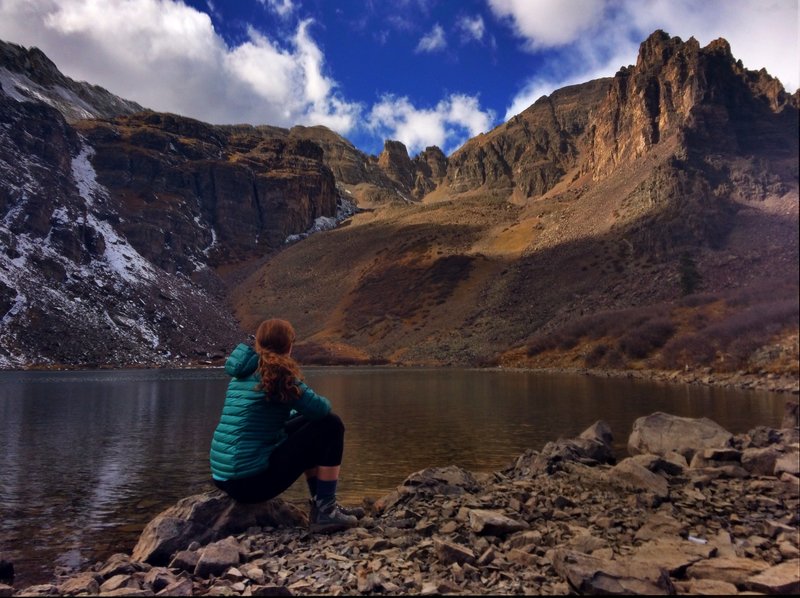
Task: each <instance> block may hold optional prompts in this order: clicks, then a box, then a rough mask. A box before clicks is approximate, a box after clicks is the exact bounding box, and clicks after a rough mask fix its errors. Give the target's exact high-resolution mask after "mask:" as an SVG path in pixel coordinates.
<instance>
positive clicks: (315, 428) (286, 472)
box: [214, 412, 344, 503]
mask: <svg viewBox="0 0 800 598" xmlns="http://www.w3.org/2000/svg"><path fill="white" fill-rule="evenodd" d="M286 432H287V433H288V434H289V437H288V438H287V439H286V440H284V441H283V442H282V443H281V444H279V445H278V446H277V447H275V449H274V450H273V451H272V454H271V455H270V456H269V466H268V467H267V469H265V470H264V471H262V472H261V473H258V474H256V475H254V476H250V477H247V478H238V479H235V480H226V481H224V482H222V481H219V480H214V483H215V484H216V485H217V487H218V488H220V489H221V490H224V491H225V492H226V493H228V495H230V496H231V497H232V498H234V499H235V500H237V501H239V502H245V503H254V502H262V501H265V500H269V499H270V498H274V497H276V496H278V495H279V494H280V493H281V492H283V491H284V490H286V489H287V488H288V487H289V486H291V485H292V484H294V482H295V480H296V479H297V478H299V477H300V476H301V475H302V474H303V472H304V471H305V470H307V469H312V468H314V467H318V466H322V467H336V466H338V465H341V464H342V454H343V451H344V424H343V423H342V420H341V419H340V418H339V416H338V415H336V414H335V413H333V412H331V413H329V414H328V415H326V416H325V417H323V418H322V419H317V420H307V419H305V418H302V417H298V418H295V419H293V420H290V422H289V423H288V424H287V426H286Z"/></svg>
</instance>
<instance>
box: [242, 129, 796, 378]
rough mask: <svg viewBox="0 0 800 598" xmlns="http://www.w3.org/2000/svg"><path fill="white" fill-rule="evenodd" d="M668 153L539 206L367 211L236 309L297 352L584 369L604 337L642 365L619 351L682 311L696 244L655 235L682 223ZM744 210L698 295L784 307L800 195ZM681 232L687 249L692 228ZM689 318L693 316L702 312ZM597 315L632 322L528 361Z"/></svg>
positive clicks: (477, 200) (300, 255) (699, 249)
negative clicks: (647, 310)
mask: <svg viewBox="0 0 800 598" xmlns="http://www.w3.org/2000/svg"><path fill="white" fill-rule="evenodd" d="M660 148H663V152H658V151H656V152H651V153H650V154H648V156H647V157H646V158H645V159H644V160H641V161H639V162H637V163H635V164H633V165H630V166H628V167H624V168H622V169H621V170H620V171H619V176H615V177H610V178H608V179H606V180H604V181H601V182H597V183H593V182H592V181H590V180H588V179H587V178H585V177H584V178H580V177H577V178H575V180H574V181H573V183H571V184H568V185H560V186H558V187H556V188H554V189H553V190H552V191H551V192H550V193H548V194H546V195H545V196H543V197H541V198H537V199H533V200H516V201H513V202H512V201H510V199H511V198H505V197H502V196H496V195H492V194H491V193H490V192H489V191H486V190H483V191H481V190H479V191H475V192H472V193H470V194H465V195H463V196H458V197H454V198H451V199H448V200H439V201H436V202H435V203H427V204H415V205H409V206H387V207H385V208H384V209H381V210H378V211H375V212H371V213H364V214H359V215H357V216H356V217H354V218H353V219H352V220H351V221H350V223H349V224H348V225H347V226H343V227H341V228H339V229H337V230H334V231H329V232H326V233H321V234H317V235H314V236H312V237H310V238H308V239H306V240H304V241H302V242H300V243H297V244H295V245H292V246H290V247H287V248H286V249H284V250H282V251H280V252H279V253H277V254H276V255H275V256H274V257H272V258H271V259H269V260H268V261H267V263H266V264H265V265H264V266H263V267H262V268H261V269H259V270H258V271H257V272H255V273H254V274H253V275H251V276H250V277H249V278H248V279H246V280H245V281H244V283H243V284H241V285H240V286H239V287H238V288H236V289H235V291H234V294H233V303H234V306H235V310H236V313H237V315H238V317H239V318H240V319H241V321H242V324H243V326H244V327H245V329H246V330H247V329H254V328H255V326H256V325H257V323H258V322H259V321H260V320H261V319H262V318H265V317H272V316H279V317H285V318H287V319H289V320H291V321H292V322H293V323H294V324H295V325H296V327H297V329H298V332H299V335H300V337H301V339H303V340H304V342H303V343H301V344H300V346H299V347H298V351H299V352H298V354H299V355H300V356H301V358H303V357H305V358H306V359H307V360H309V361H323V362H325V361H327V362H331V361H332V362H337V361H339V362H359V361H364V362H369V361H373V362H375V361H377V362H383V361H389V362H402V363H409V364H479V363H487V362H495V361H496V360H498V359H500V360H501V361H502V362H503V363H508V364H513V365H533V366H536V365H537V364H538V365H548V366H552V365H556V364H561V365H569V366H573V367H574V366H579V367H583V366H585V365H591V363H590V362H591V361H592V359H597V351H595V349H596V346H597V345H598V344H603V343H604V344H605V345H606V346H607V347H609V348H610V349H614V350H615V351H617V353H619V354H620V355H621V358H620V359H617V358H615V357H614V353H613V351H610V350H609V351H608V353H609V355H610V357H606V358H602V356H601V358H600V360H599V362H598V364H599V365H601V366H604V367H640V366H641V365H642V364H643V363H644V361H642V359H640V358H637V359H633V358H631V357H630V356H628V355H626V354H625V353H624V352H620V351H619V350H618V344H619V342H620V340H621V339H622V338H623V337H624V336H625V334H626V333H629V332H630V331H631V330H636V329H637V328H636V325H637V324H636V322H637V321H638V320H641V317H639V316H637V315H636V314H635V309H634V311H631V310H632V309H633V308H638V307H643V306H653V305H658V304H665V305H679V304H680V302H681V301H682V290H681V284H680V269H679V257H680V256H679V253H680V251H681V247H683V245H680V244H676V245H674V246H670V245H669V239H667V240H666V241H664V240H663V239H662V240H659V238H658V235H657V234H655V233H653V231H652V230H651V229H655V230H661V229H663V230H666V231H667V233H669V234H673V233H672V232H670V231H672V229H671V228H670V227H673V228H674V227H675V226H677V225H675V223H674V222H672V221H671V220H668V219H667V220H664V221H663V222H661V221H659V220H658V217H653V215H652V214H653V211H652V209H648V208H647V203H648V202H649V201H650V199H651V194H650V191H646V190H647V189H650V188H651V187H652V186H653V185H655V184H663V183H664V181H663V180H662V179H663V177H664V176H665V175H664V174H663V173H659V172H658V168H657V167H658V166H660V165H661V166H663V165H664V164H665V163H667V162H668V161H669V159H670V152H669V149H671V148H670V147H669V145H668V144H666V143H665V144H664V145H662V146H660ZM654 173H655V174H654ZM654 177H655V178H654ZM662 187H663V188H666V185H662ZM663 188H662V189H661V190H659V193H664V192H666V191H664V190H663ZM643 190H644V191H643ZM736 210H737V211H736V213H735V215H734V216H733V217H732V218H731V222H732V223H733V224H731V226H730V228H728V229H726V230H725V234H724V235H723V238H722V244H721V245H720V246H718V247H715V248H712V247H709V246H708V245H707V244H706V245H703V244H702V243H701V244H698V245H696V246H694V247H695V249H694V250H693V258H694V259H695V261H696V263H697V268H698V270H699V272H700V274H701V276H702V287H701V289H700V290H702V291H704V292H705V293H706V294H708V293H716V294H718V295H719V298H718V300H720V301H722V300H724V299H725V298H729V299H731V303H732V304H734V305H732V306H729V307H728V308H726V309H727V311H726V313H729V314H734V313H736V312H737V310H738V308H737V306H736V305H735V303H736V301H735V300H734V298H733V295H734V294H735V292H738V291H737V290H739V289H742V288H754V289H758V288H762V289H763V288H766V289H768V291H767V295H768V296H773V295H774V296H779V297H780V298H783V299H786V298H788V297H789V295H790V294H791V293H792V292H795V291H796V284H794V286H793V284H792V281H795V283H796V280H797V258H796V256H797V247H798V238H797V237H798V235H797V226H796V222H797V190H796V188H794V189H792V190H790V191H789V192H787V193H785V194H784V195H782V196H769V197H767V198H766V199H764V200H762V201H753V202H749V203H746V204H745V203H741V202H740V203H739V204H737V205H736ZM689 215H691V214H689ZM712 215H713V214H712ZM665 218H666V217H665ZM648 219H649V220H648ZM642 221H646V224H647V227H648V228H646V231H647V234H646V235H645V234H643V233H642V230H641V229H642V225H641V223H642ZM676 230H677V233H674V234H676V235H678V237H679V239H678V240H679V241H680V240H681V239H680V235H682V234H690V233H691V230H693V229H690V231H689V233H687V232H686V231H685V230H683V229H681V228H678V229H676ZM701 232H702V231H701ZM712 232H713V231H712ZM698 234H700V233H698ZM653 236H655V238H656V241H653V239H652V237H653ZM662 241H663V242H662ZM681 242H682V241H681ZM787 281H788V282H787ZM770 289H773V290H770ZM793 289H794V290H793ZM776 294H777V295H776ZM739 306H740V307H741V308H742V309H745V308H747V309H749V308H751V307H752V306H753V303H752V302H751V303H747V305H745V304H744V303H742V302H739ZM682 309H683V312H680V313H683V314H684V315H683V316H681V317H683V318H684V319H686V318H688V316H686V315H685V313H684V312H685V311H686V310H689V311H692V310H693V309H695V308H693V307H691V306H683V307H682ZM697 309H699V308H697ZM656 311H658V309H656ZM598 312H599V313H607V312H613V313H615V314H616V315H615V316H612V317H615V318H617V319H618V320H620V319H621V320H622V321H623V322H624V319H625V318H626V317H632V318H633V319H632V321H631V323H630V325H629V326H622V327H621V328H620V329H618V330H617V331H616V332H615V336H614V338H603V339H578V343H576V344H574V345H572V346H570V347H569V348H568V349H566V350H556V351H547V352H545V353H539V354H537V355H533V356H529V355H527V349H526V348H527V347H528V346H529V345H530V344H531V343H534V344H535V342H536V339H538V338H540V337H541V336H542V335H547V334H550V333H554V332H555V331H558V330H564V329H567V328H568V327H569V326H570V325H571V324H572V323H574V322H575V321H578V320H580V319H581V318H582V317H588V316H589V315H591V314H596V313H598ZM676 313H678V312H676ZM676 317H677V316H676ZM688 319H689V320H691V318H688ZM679 329H680V330H682V331H684V332H688V331H689V330H690V329H689V328H687V327H686V326H684V327H683V328H680V327H679ZM692 330H694V329H692ZM783 332H785V331H784V330H781V331H778V333H783ZM600 340H602V343H601V342H600ZM584 345H585V346H584ZM520 347H521V348H522V350H520V349H518V348H520ZM576 347H578V349H577V350H576ZM581 347H583V348H582V349H581ZM515 349H517V350H515ZM592 351H595V353H593V354H592V355H591V356H590V354H591V353H592ZM504 354H507V355H508V356H507V357H502V356H503V355H504ZM545 357H546V360H545V361H542V360H543V359H544V358H545ZM646 357H650V355H649V354H648V355H646ZM652 357H653V358H655V357H657V355H656V354H655V353H654V354H653V355H652ZM587 358H588V362H587ZM647 365H654V366H656V367H673V365H674V364H673V365H670V364H667V363H666V362H664V363H656V362H653V363H650V362H648V363H647Z"/></svg>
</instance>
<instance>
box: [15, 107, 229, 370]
mask: <svg viewBox="0 0 800 598" xmlns="http://www.w3.org/2000/svg"><path fill="white" fill-rule="evenodd" d="M93 154H94V150H93V148H92V147H91V146H90V145H88V144H87V143H86V142H85V141H84V140H83V139H82V138H81V137H80V135H79V134H78V133H77V132H76V131H75V129H73V128H72V127H71V126H69V124H67V123H66V121H65V120H64V118H63V116H62V115H61V113H60V112H58V111H57V110H56V109H54V108H51V107H50V106H48V105H46V104H42V103H33V102H17V101H16V100H14V99H13V98H12V97H9V96H8V95H6V94H5V93H3V92H2V91H0V181H2V184H0V312H1V313H0V318H2V326H1V327H0V366H2V367H19V366H23V365H27V364H38V365H45V364H48V363H57V364H80V365H84V366H86V365H105V364H117V365H131V364H136V363H143V364H151V365H152V364H158V363H174V362H175V360H177V361H180V360H181V359H192V360H197V359H208V358H209V357H210V356H212V355H215V354H217V353H220V354H221V351H223V350H226V349H227V347H228V346H229V345H230V343H231V342H233V341H234V340H235V339H236V338H237V331H236V327H235V323H234V322H233V320H232V318H231V316H230V314H229V311H228V310H227V308H226V307H225V306H224V305H223V304H222V303H221V302H220V301H219V300H218V299H216V298H214V297H213V296H212V295H210V294H209V293H207V292H204V291H203V290H201V289H200V288H199V287H198V286H197V285H195V284H193V283H192V282H191V281H190V280H189V279H188V278H187V277H185V276H174V275H170V274H168V273H167V272H165V271H164V270H162V269H160V268H158V267H157V266H155V265H154V264H153V263H151V262H149V261H148V260H147V259H146V258H145V257H144V256H143V255H142V254H141V253H139V252H138V251H137V249H136V248H135V247H134V246H133V245H132V244H131V243H130V242H129V240H128V239H127V237H126V236H125V234H124V233H123V232H122V227H120V226H118V225H119V224H120V220H121V219H120V216H119V214H118V212H117V210H116V209H115V208H114V207H113V206H112V198H111V196H110V195H109V193H108V191H107V189H105V188H104V187H103V186H102V185H101V184H99V183H98V182H97V178H96V174H95V170H94V168H93V166H92V162H91V157H92V156H93Z"/></svg>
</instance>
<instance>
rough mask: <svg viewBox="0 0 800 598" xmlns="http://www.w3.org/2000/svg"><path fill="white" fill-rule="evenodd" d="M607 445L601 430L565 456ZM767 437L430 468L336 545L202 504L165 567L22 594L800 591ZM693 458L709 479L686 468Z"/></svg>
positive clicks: (183, 510)
mask: <svg viewBox="0 0 800 598" xmlns="http://www.w3.org/2000/svg"><path fill="white" fill-rule="evenodd" d="M704 425H705V424H704ZM609 437H610V431H608V430H605V429H604V428H603V427H602V426H600V425H598V424H596V425H595V426H594V427H593V429H590V430H589V431H587V432H586V433H585V435H584V437H583V438H581V439H580V442H576V443H575V444H570V442H569V441H565V442H564V443H562V444H561V446H573V447H575V446H581V443H585V442H600V440H598V439H601V440H602V439H604V438H605V439H607V438H609ZM763 438H766V439H773V440H775V442H774V443H772V444H768V445H767V446H764V447H749V446H747V445H746V439H745V438H744V437H739V438H738V439H737V440H736V443H737V444H736V446H737V447H739V446H741V447H744V448H743V449H742V450H741V451H739V450H738V448H734V447H732V446H727V447H705V446H690V445H684V446H683V447H682V448H681V450H682V451H683V452H682V453H681V454H680V455H679V454H677V453H675V452H670V451H667V452H665V453H664V454H640V455H637V456H633V457H631V458H628V459H624V460H622V461H621V462H620V463H619V464H617V465H612V464H610V463H597V462H594V463H593V464H592V465H589V464H588V463H589V462H588V461H585V460H582V459H577V460H569V459H564V460H561V461H558V465H557V467H554V468H553V471H551V472H547V471H538V472H537V471H535V469H534V468H533V467H532V465H533V464H534V462H535V461H536V459H537V458H538V457H539V456H540V454H538V453H535V452H534V451H529V452H526V453H525V454H524V455H522V456H521V457H520V458H519V459H518V460H517V461H516V462H515V464H514V465H513V466H510V467H509V468H507V469H505V470H503V471H498V472H494V473H492V474H481V475H476V474H472V473H470V472H468V471H466V470H464V469H461V468H459V467H443V468H429V469H425V470H422V471H418V472H416V473H414V474H412V475H410V476H409V477H408V478H407V479H406V480H405V481H404V482H403V483H402V484H401V485H400V486H398V488H397V489H396V490H395V492H393V493H390V494H389V495H387V496H385V497H383V498H381V499H379V500H377V501H375V502H374V504H371V505H370V508H369V511H370V512H369V513H368V516H365V517H364V518H363V519H362V520H361V521H360V527H356V528H352V529H349V530H346V531H343V532H340V533H336V534H322V535H313V534H309V533H308V530H307V526H306V521H305V515H304V513H302V512H301V515H302V516H297V515H296V511H299V510H297V509H296V508H295V507H293V506H291V505H288V504H287V503H282V504H279V505H277V506H276V505H275V504H273V505H272V506H271V507H270V509H271V510H268V514H269V513H271V515H270V516H271V517H274V518H273V519H270V521H271V523H269V524H264V523H261V524H259V523H258V522H259V521H261V522H263V521H265V520H264V519H258V517H259V515H255V514H253V513H252V512H251V511H249V510H245V513H244V515H242V516H241V517H233V516H231V513H233V512H234V511H235V510H236V509H235V508H232V506H231V504H230V503H226V502H225V501H224V500H220V497H219V496H216V497H214V496H209V495H208V494H206V495H198V496H195V497H189V499H184V501H180V502H179V503H178V504H177V505H175V507H173V508H172V509H168V510H167V511H165V512H164V513H162V514H161V515H159V516H158V517H157V518H156V519H157V520H160V521H161V522H162V523H161V525H163V526H164V527H169V526H168V525H166V524H165V523H164V522H171V525H172V527H173V528H175V529H178V530H185V529H188V528H191V527H192V525H193V524H192V523H191V522H195V523H196V524H197V525H196V526H195V528H194V530H193V531H194V532H195V533H194V534H182V535H181V534H177V536H178V537H179V538H180V541H179V542H178V541H175V542H174V543H173V544H172V545H168V546H167V548H164V549H163V554H167V555H169V556H168V558H170V561H169V568H167V567H163V566H160V565H151V564H150V563H147V562H144V561H140V560H135V559H132V558H131V557H129V556H128V555H124V554H115V555H112V556H111V557H110V558H109V559H108V560H107V561H106V562H104V563H99V564H97V565H96V566H95V567H93V568H92V570H90V571H84V572H77V573H75V574H73V575H69V576H67V577H65V578H64V579H61V580H59V582H58V584H54V585H41V586H33V587H30V588H26V589H23V590H19V591H16V593H15V595H18V596H45V595H46V596H52V595H70V594H79V593H83V594H94V593H98V592H99V593H101V594H103V595H111V596H144V595H150V596H152V595H159V596H189V595H227V596H233V595H236V596H240V595H242V596H246V595H252V596H291V595H320V594H324V595H348V594H364V595H377V594H380V595H387V594H388V595H408V594H413V595H442V594H462V595H487V594H490V595H505V594H528V595H542V594H551V595H552V594H562V595H563V594H567V593H570V592H577V593H605V594H610V593H613V594H668V593H675V592H678V593H684V594H685V593H690V594H718V593H728V594H735V593H738V592H741V591H750V592H764V593H797V592H800V588H798V583H800V571H799V570H798V564H799V563H800V559H799V555H800V547H799V546H798V544H800V529H799V527H798V526H799V525H800V516H798V512H799V511H798V509H799V508H800V480H798V478H797V477H796V476H794V475H792V474H789V473H787V472H782V473H781V474H780V478H778V477H776V476H771V475H764V474H763V473H757V474H755V473H754V474H753V475H750V474H749V473H748V472H747V471H745V470H744V469H742V467H741V465H742V464H744V465H748V464H750V465H748V466H750V467H751V469H753V471H754V472H756V471H758V472H763V471H764V470H765V469H769V468H768V467H766V468H765V469H760V468H761V467H762V465H756V463H761V461H760V458H761V457H762V455H765V454H767V453H766V452H763V451H765V450H768V451H772V452H773V453H775V454H782V455H787V454H791V451H792V450H794V449H793V448H792V447H793V445H790V444H787V443H786V439H787V438H791V436H787V435H785V434H766V435H763ZM572 440H574V439H572ZM749 451H758V452H749ZM553 454H555V453H551V455H553ZM684 454H691V455H692V456H693V457H695V456H696V457H697V458H698V459H703V467H702V468H700V469H690V468H688V466H687V464H686V459H685V457H684V456H682V455H684ZM737 458H738V459H740V460H741V461H742V463H738V462H737ZM737 463H738V464H737ZM553 464H555V462H553ZM732 468H736V469H738V470H741V471H742V472H743V474H744V475H741V476H740V475H732V474H733V473H735V472H734V469H732ZM776 470H777V467H776ZM270 502H272V501H270ZM262 506H263V505H262ZM176 513H177V514H179V515H181V516H180V517H178V516H176ZM275 513H279V514H288V517H287V518H286V519H278V518H277V517H276V516H275ZM165 514H167V515H168V516H165ZM223 514H224V515H225V516H226V517H227V519H226V518H223V517H222V515H223ZM154 521H156V520H154ZM176 521H184V522H185V523H183V524H182V525H183V527H181V525H179V524H178V523H176ZM200 521H203V522H205V525H204V526H201V525H199V522H200ZM220 521H227V522H228V523H225V524H224V525H223V524H221V523H219V522H220ZM233 521H237V522H238V523H231V522H233ZM293 522H294V523H293ZM245 524H247V527H245V528H244V529H240V530H239V531H228V533H225V534H223V532H222V530H231V529H236V527H237V526H238V527H241V526H242V525H245ZM251 524H252V525H251ZM148 527H150V526H148ZM156 528H157V529H160V526H156ZM209 530H211V531H209ZM151 533H152V530H145V532H143V534H142V539H141V540H140V542H139V544H137V549H140V547H141V546H142V545H147V546H155V545H156V543H155V542H150V541H149V540H148V542H145V538H146V537H148V536H147V535H148V534H151ZM164 537H168V535H167V534H164ZM173 537H175V536H173ZM178 545H180V546H181V548H180V549H177V550H173V547H174V546H178ZM152 554H155V552H152ZM156 560H158V559H156ZM7 587H10V586H7ZM2 591H5V590H4V588H3V587H0V592H2Z"/></svg>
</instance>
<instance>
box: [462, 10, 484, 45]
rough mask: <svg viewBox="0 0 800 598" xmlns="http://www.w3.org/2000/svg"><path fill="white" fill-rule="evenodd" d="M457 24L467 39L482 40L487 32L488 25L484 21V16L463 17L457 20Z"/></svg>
mask: <svg viewBox="0 0 800 598" xmlns="http://www.w3.org/2000/svg"><path fill="white" fill-rule="evenodd" d="M456 25H457V26H458V28H459V29H460V30H461V33H462V36H463V39H464V40H465V41H468V42H469V41H478V42H479V41H481V40H482V39H483V34H484V33H485V32H486V25H485V24H484V22H483V17H482V16H480V15H476V16H475V17H473V18H470V17H466V16H465V17H461V18H460V19H458V21H457V22H456Z"/></svg>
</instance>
